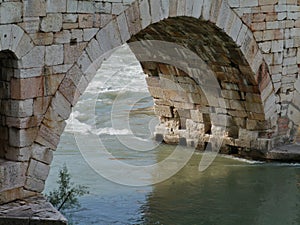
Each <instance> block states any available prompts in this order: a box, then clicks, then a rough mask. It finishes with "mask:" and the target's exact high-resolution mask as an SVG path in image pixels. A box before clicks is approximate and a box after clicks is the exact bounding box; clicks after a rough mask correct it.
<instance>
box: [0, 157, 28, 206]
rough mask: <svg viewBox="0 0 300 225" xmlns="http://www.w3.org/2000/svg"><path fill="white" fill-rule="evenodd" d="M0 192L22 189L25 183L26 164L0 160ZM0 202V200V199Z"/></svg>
mask: <svg viewBox="0 0 300 225" xmlns="http://www.w3.org/2000/svg"><path fill="white" fill-rule="evenodd" d="M0 162H1V163H0V177H1V182H0V192H4V191H6V190H12V189H14V188H19V187H23V186H24V183H25V178H26V177H25V172H26V169H27V164H26V163H21V162H11V161H5V160H2V159H1V160H0ZM0 200H1V199H0Z"/></svg>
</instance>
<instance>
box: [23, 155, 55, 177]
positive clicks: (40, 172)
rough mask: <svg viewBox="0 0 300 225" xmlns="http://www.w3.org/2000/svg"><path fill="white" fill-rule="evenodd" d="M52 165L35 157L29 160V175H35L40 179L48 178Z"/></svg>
mask: <svg viewBox="0 0 300 225" xmlns="http://www.w3.org/2000/svg"><path fill="white" fill-rule="evenodd" d="M49 170H50V166H49V165H47V164H44V163H41V162H39V161H36V160H34V159H31V160H30V162H29V167H28V170H27V174H26V175H27V176H31V177H34V178H36V179H39V180H44V181H45V180H46V178H47V177H48V174H49Z"/></svg>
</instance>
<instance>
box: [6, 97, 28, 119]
mask: <svg viewBox="0 0 300 225" xmlns="http://www.w3.org/2000/svg"><path fill="white" fill-rule="evenodd" d="M9 104H10V112H8V116H13V117H30V116H32V115H33V99H26V100H22V101H21V100H19V101H18V100H11V101H10V102H9Z"/></svg>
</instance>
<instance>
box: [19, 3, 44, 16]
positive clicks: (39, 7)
mask: <svg viewBox="0 0 300 225" xmlns="http://www.w3.org/2000/svg"><path fill="white" fill-rule="evenodd" d="M24 16H25V17H38V16H46V3H45V1H43V0H27V1H24Z"/></svg>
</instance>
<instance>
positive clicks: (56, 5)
mask: <svg viewBox="0 0 300 225" xmlns="http://www.w3.org/2000/svg"><path fill="white" fill-rule="evenodd" d="M46 9H47V13H58V12H66V9H67V1H61V0H47V8H46Z"/></svg>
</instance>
